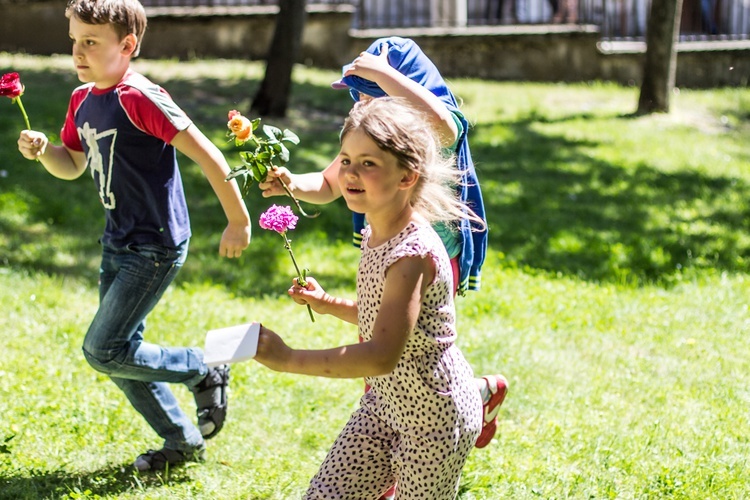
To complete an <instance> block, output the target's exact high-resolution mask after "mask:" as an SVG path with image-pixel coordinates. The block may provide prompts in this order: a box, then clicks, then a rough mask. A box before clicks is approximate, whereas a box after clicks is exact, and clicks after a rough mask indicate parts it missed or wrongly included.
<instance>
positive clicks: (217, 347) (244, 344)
mask: <svg viewBox="0 0 750 500" xmlns="http://www.w3.org/2000/svg"><path fill="white" fill-rule="evenodd" d="M259 333H260V323H255V322H253V323H247V324H244V325H237V326H229V327H227V328H219V329H217V330H209V332H208V333H207V334H206V347H205V349H204V350H203V361H204V362H205V363H206V364H207V365H208V366H218V365H223V364H225V363H236V362H238V361H245V360H248V359H251V358H252V357H253V356H255V353H256V351H257V349H258V334H259Z"/></svg>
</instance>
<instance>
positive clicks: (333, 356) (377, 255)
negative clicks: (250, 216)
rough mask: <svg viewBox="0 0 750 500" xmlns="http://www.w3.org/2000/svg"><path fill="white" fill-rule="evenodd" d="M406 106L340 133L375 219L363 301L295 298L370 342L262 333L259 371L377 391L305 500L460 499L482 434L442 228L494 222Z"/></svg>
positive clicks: (309, 293) (390, 104) (363, 273)
mask: <svg viewBox="0 0 750 500" xmlns="http://www.w3.org/2000/svg"><path fill="white" fill-rule="evenodd" d="M439 148H440V146H439V139H438V138H437V137H435V136H434V133H433V129H432V127H429V126H427V125H426V124H425V121H424V119H423V115H421V114H420V111H419V110H417V109H415V108H413V107H411V106H410V105H409V104H408V102H407V101H406V100H403V99H400V98H389V97H384V98H382V99H374V100H371V101H368V102H362V103H359V104H357V105H355V106H354V108H353V109H352V111H351V112H350V114H349V117H348V118H347V120H346V122H345V123H344V128H343V130H342V132H341V152H340V156H339V157H340V159H341V162H340V163H341V166H340V168H339V172H338V187H339V188H340V190H341V193H342V195H343V197H344V199H345V200H346V203H347V205H348V207H349V208H350V209H352V210H353V211H356V212H359V213H364V214H365V215H366V217H367V221H368V226H367V228H366V229H365V230H364V233H363V242H362V258H361V260H360V264H359V270H358V273H357V301H352V300H346V299H340V298H335V297H331V296H330V295H328V294H327V293H326V292H325V291H324V290H323V288H321V287H320V285H319V284H318V283H317V282H316V281H315V280H314V279H309V280H308V285H307V288H302V287H300V286H299V284H298V283H297V282H296V281H295V283H294V285H293V286H292V288H290V290H289V293H290V295H291V296H292V298H293V299H294V300H295V302H297V303H299V304H309V305H310V306H311V307H312V308H313V309H314V310H315V311H316V312H317V313H319V314H332V315H334V316H336V317H338V318H340V319H342V320H344V321H347V322H350V323H354V324H357V325H358V327H359V334H360V336H361V337H362V340H363V342H361V343H359V344H352V345H347V346H341V347H336V348H332V349H325V350H301V349H292V348H290V347H288V346H287V345H286V344H285V343H284V341H283V340H281V338H280V337H279V336H278V335H277V334H276V333H274V332H272V331H271V330H269V329H267V328H265V327H263V328H261V333H260V337H259V341H258V352H257V355H256V358H255V359H256V360H258V361H259V362H260V363H262V364H264V365H266V366H268V367H269V368H271V369H273V370H277V371H284V372H290V373H300V374H306V375H317V376H325V377H339V378H343V377H346V378H359V377H365V379H366V381H367V383H368V384H369V385H370V386H371V390H370V391H368V392H367V393H365V395H364V396H362V398H361V400H360V407H359V408H358V409H357V410H356V411H355V413H354V414H353V415H352V417H351V418H350V419H349V422H348V423H347V424H346V426H345V427H344V429H343V430H342V431H341V433H340V434H339V436H338V438H337V439H336V441H335V442H334V444H333V446H332V448H331V450H330V451H329V453H328V455H327V457H326V459H325V461H324V462H323V464H322V466H321V467H320V470H319V471H318V473H317V474H316V475H315V477H314V478H313V479H312V481H311V482H310V487H309V489H308V491H307V494H306V495H305V498H306V499H321V498H358V499H377V498H378V497H379V496H380V495H381V494H382V493H383V492H385V491H386V490H387V489H388V488H389V487H391V486H392V485H393V484H394V482H396V481H398V484H399V488H398V497H399V498H400V499H426V498H429V499H435V500H443V499H452V498H455V496H456V494H457V492H458V485H459V479H460V477H461V471H462V469H463V465H464V462H465V461H466V457H467V455H468V454H469V451H470V450H471V449H472V447H473V446H474V443H475V441H476V438H477V436H478V435H479V433H480V431H481V428H482V401H481V397H480V395H479V391H477V390H476V388H475V385H474V382H473V373H472V370H471V367H470V366H469V365H468V363H467V362H466V360H465V359H464V357H463V355H462V354H461V352H460V350H459V349H458V347H456V345H455V340H456V329H455V308H454V305H453V290H452V286H453V278H452V274H451V272H452V271H451V265H450V260H449V258H448V254H447V253H446V250H445V247H444V246H443V244H442V242H441V240H440V238H439V237H438V235H437V233H436V232H435V230H434V229H432V227H431V224H432V223H434V222H438V221H443V222H447V223H450V222H451V221H456V220H463V219H469V220H470V221H471V222H472V223H475V224H478V225H479V226H483V222H482V220H481V219H480V218H479V217H477V216H476V215H474V213H473V212H471V210H469V209H468V207H466V206H465V205H463V204H461V203H460V202H459V201H458V200H457V197H456V195H455V190H454V189H453V188H452V187H451V186H454V185H455V184H456V182H458V178H457V171H456V169H455V168H453V166H452V160H449V159H444V158H443V157H442V156H441V155H440V149H439Z"/></svg>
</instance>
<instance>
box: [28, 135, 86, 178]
mask: <svg viewBox="0 0 750 500" xmlns="http://www.w3.org/2000/svg"><path fill="white" fill-rule="evenodd" d="M18 150H19V151H20V152H21V154H22V155H23V157H24V158H27V159H29V160H39V161H40V162H41V163H42V165H43V166H44V168H45V169H46V170H47V172H49V173H50V174H52V175H54V176H55V177H57V178H59V179H64V180H73V179H77V178H78V177H80V176H81V174H83V172H85V171H86V155H85V154H84V153H82V152H81V151H74V150H72V149H68V148H67V147H65V146H55V145H53V144H50V143H49V139H47V136H46V135H44V134H43V133H42V132H37V131H35V130H23V131H21V135H20V136H19V138H18Z"/></svg>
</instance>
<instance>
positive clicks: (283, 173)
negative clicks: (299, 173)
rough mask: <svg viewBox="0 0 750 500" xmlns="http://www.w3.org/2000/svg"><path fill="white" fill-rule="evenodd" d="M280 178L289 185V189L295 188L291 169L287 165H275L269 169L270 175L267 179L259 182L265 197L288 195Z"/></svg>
mask: <svg viewBox="0 0 750 500" xmlns="http://www.w3.org/2000/svg"><path fill="white" fill-rule="evenodd" d="M278 179H281V180H282V181H283V182H284V183H285V184H286V185H287V186H289V189H293V188H292V174H291V173H290V172H289V170H288V169H287V168H286V167H274V168H272V169H270V170H269V171H268V177H266V180H265V181H264V182H259V183H258V187H259V188H260V190H261V191H262V193H261V194H262V195H263V198H270V197H271V196H285V195H286V191H284V188H283V187H281V183H280V182H279V180H278Z"/></svg>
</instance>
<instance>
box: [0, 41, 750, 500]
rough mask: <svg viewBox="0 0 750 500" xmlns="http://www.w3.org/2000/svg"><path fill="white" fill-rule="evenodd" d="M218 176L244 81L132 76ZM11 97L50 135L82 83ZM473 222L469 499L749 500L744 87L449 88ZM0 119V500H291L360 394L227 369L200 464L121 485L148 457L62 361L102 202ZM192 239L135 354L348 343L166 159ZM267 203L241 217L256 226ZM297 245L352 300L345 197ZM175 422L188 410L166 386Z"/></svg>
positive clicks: (299, 91) (200, 187)
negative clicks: (231, 244)
mask: <svg viewBox="0 0 750 500" xmlns="http://www.w3.org/2000/svg"><path fill="white" fill-rule="evenodd" d="M137 67H138V68H139V69H141V70H142V71H144V72H145V73H147V74H148V75H149V76H151V77H152V78H153V79H154V80H156V81H158V82H161V83H163V84H164V85H165V87H166V88H167V89H168V90H169V91H170V93H171V94H172V95H173V97H174V98H175V99H176V101H177V102H178V103H179V104H180V105H181V106H182V107H183V108H185V109H186V111H187V112H188V113H189V114H190V116H191V117H192V118H193V119H194V121H195V122H196V123H197V124H198V125H199V126H200V127H201V128H202V129H203V130H204V131H205V132H206V133H207V135H209V136H210V137H211V138H212V139H213V140H214V141H215V142H216V143H217V144H219V145H220V146H221V147H222V148H224V151H225V152H226V154H227V157H228V158H230V161H231V160H232V159H234V158H236V157H235V154H236V152H235V150H234V148H233V147H232V146H231V145H230V144H227V143H226V138H225V136H224V134H225V129H224V127H225V123H226V112H227V111H228V110H229V109H233V108H237V109H240V110H247V108H248V107H249V103H250V97H251V96H252V95H253V93H254V90H255V88H257V85H258V84H259V78H260V77H261V75H262V66H261V65H258V64H256V63H247V62H243V61H194V62H189V63H185V62H180V63H178V62H175V61H160V62H157V61H139V62H138V66H137ZM11 70H17V71H19V72H20V73H21V78H22V81H23V82H24V83H25V84H26V87H27V89H26V94H25V95H24V104H25V106H26V109H27V111H28V112H29V117H30V119H31V123H32V126H34V127H35V128H39V129H42V130H44V131H46V132H48V133H55V132H56V131H58V130H59V128H60V125H61V122H62V118H63V116H64V112H65V108H66V105H67V97H68V95H69V93H70V91H71V89H72V88H73V87H74V86H76V85H77V82H76V80H75V78H74V77H73V76H72V72H71V71H70V62H69V58H68V57H59V58H58V57H54V58H39V57H29V56H18V55H11V54H0V71H2V72H3V73H5V72H8V71H11ZM335 76H336V75H335V74H334V73H331V72H324V71H317V70H313V69H309V68H303V67H298V68H297V69H296V71H295V87H294V93H293V96H292V105H291V109H292V112H291V114H290V117H289V118H287V119H285V120H268V122H269V123H272V124H275V125H278V126H282V127H288V128H291V129H292V130H294V131H295V132H297V133H298V134H299V135H300V137H301V139H302V142H301V144H300V146H298V147H297V148H295V149H294V150H293V151H292V159H293V161H292V163H291V164H290V168H292V169H293V170H297V171H305V170H317V169H320V168H323V167H324V166H325V165H326V164H327V162H328V161H329V160H330V159H331V158H332V157H333V155H334V154H335V152H336V143H337V132H338V129H339V126H340V124H341V122H342V118H343V116H344V115H345V113H346V111H347V109H348V107H349V102H348V97H347V95H346V93H342V92H334V91H332V90H330V89H329V88H328V83H329V82H330V81H332V80H333V79H334V78H335ZM452 85H453V87H454V90H455V91H456V93H457V94H458V95H460V96H461V97H462V98H463V99H464V110H465V112H466V114H467V116H469V117H470V118H471V119H472V120H473V121H474V122H475V124H474V129H473V130H472V151H473V153H474V158H475V161H476V163H477V168H478V170H479V173H480V178H481V180H482V182H483V191H484V194H485V203H486V205H487V207H488V210H489V223H490V227H491V242H490V247H491V248H490V254H489V257H488V262H487V264H486V266H485V270H484V274H483V281H484V283H483V288H482V291H481V292H479V293H472V294H470V295H469V296H467V297H466V298H460V299H458V301H457V306H458V314H459V329H460V335H459V345H460V347H461V348H462V350H463V351H464V353H465V354H466V356H467V357H468V358H469V361H470V362H471V364H472V366H473V367H474V370H475V372H476V373H478V374H481V373H494V372H497V371H500V372H502V373H504V374H505V375H506V376H508V378H509V379H510V382H511V392H510V394H509V396H508V399H507V401H506V403H505V405H504V406H503V409H502V411H501V418H500V420H501V422H500V431H499V433H498V436H497V438H496V439H495V440H494V441H493V442H492V444H491V445H490V446H489V447H488V448H486V449H484V450H476V451H474V452H472V454H471V455H470V457H469V460H468V463H467V465H466V468H465V470H464V476H463V479H462V485H461V494H460V498H462V499H467V500H468V499H499V498H512V499H537V498H545V499H562V498H570V499H608V498H613V499H615V498H616V499H652V498H676V499H695V498H700V499H716V500H724V499H741V498H745V497H746V496H747V491H748V480H747V470H748V466H749V465H750V464H748V458H747V456H748V454H747V448H748V436H750V423H749V422H748V410H749V406H750V389H748V387H750V376H749V375H748V373H750V366H748V365H749V364H750V361H749V360H750V347H749V346H748V343H747V336H748V333H750V332H749V330H750V312H749V311H748V297H749V296H750V241H749V237H748V234H750V232H749V231H748V220H750V218H749V215H750V214H749V213H748V201H747V200H748V195H749V194H750V172H749V171H748V169H747V165H748V164H750V143H748V137H750V90H748V89H717V90H711V91H682V92H681V93H679V94H677V95H675V96H674V98H673V102H672V104H673V112H672V113H670V114H669V115H657V116H647V117H634V116H632V112H633V111H634V110H635V107H636V102H637V95H638V89H637V88H625V87H619V86H615V85H610V84H604V83H592V84H589V85H583V84H582V85H541V84H526V83H525V84H519V83H497V82H481V81H476V80H456V81H454V82H452ZM22 126H23V125H22V119H21V116H20V113H19V112H18V111H17V110H16V109H15V108H14V107H12V106H11V105H10V102H9V101H6V100H3V101H0V303H2V311H3V314H2V315H0V331H2V332H3V333H4V338H5V342H4V343H3V344H4V349H3V356H2V362H0V402H1V403H2V407H3V411H2V415H3V418H2V420H0V498H24V499H26V498H28V499H46V498H124V499H175V498H179V499H189V498H195V499H208V498H210V499H240V498H242V499H245V498H251V499H278V500H285V499H289V498H299V497H300V496H301V494H302V492H304V490H305V488H306V485H307V482H308V481H309V478H310V477H311V476H312V475H313V474H314V473H315V471H316V470H317V467H318V465H319V463H320V461H321V460H322V457H323V456H324V454H325V452H326V451H327V449H328V446H329V445H330V444H331V442H332V440H333V439H334V437H335V436H336V434H337V433H338V431H339V429H340V427H341V426H342V425H343V423H344V422H345V421H346V419H347V418H348V416H349V414H350V413H351V411H352V409H353V408H354V407H355V405H356V403H357V399H358V397H359V394H360V393H361V389H362V383H361V381H360V380H329V379H318V378H311V377H301V376H294V375H287V374H277V373H274V372H271V371H269V370H267V369H265V368H264V367H262V366H260V365H258V364H256V363H253V362H248V363H241V364H237V365H235V366H234V368H233V372H232V373H233V382H232V392H231V400H230V416H229V420H228V422H227V425H226V428H225V430H224V431H223V432H222V433H221V434H220V435H219V436H218V437H217V438H216V439H215V440H213V441H211V442H210V446H209V459H208V461H207V463H206V464H204V465H200V466H194V467H188V468H184V469H180V470H177V471H174V472H172V473H170V474H168V475H141V476H138V475H134V474H133V473H132V472H131V471H130V470H129V469H128V468H127V465H128V464H129V463H131V462H132V460H133V459H134V457H135V456H136V455H137V454H139V453H142V452H143V451H145V450H146V449H148V448H154V447H158V446H159V445H160V443H159V441H158V438H157V437H156V436H155V435H154V434H153V432H152V431H151V430H150V429H149V428H148V427H147V426H146V424H145V423H144V422H143V421H142V419H141V418H140V417H139V416H138V415H136V414H135V412H134V410H132V409H131V408H130V406H129V405H128V404H127V403H126V402H125V400H124V398H123V397H122V395H121V394H120V393H119V391H118V390H117V389H116V388H115V386H114V385H113V384H111V383H110V382H109V381H108V380H107V379H106V378H105V377H103V376H101V375H100V374H97V373H96V372H94V370H92V369H91V368H90V367H89V366H88V365H87V364H86V362H85V360H84V359H83V356H82V355H81V352H80V344H81V340H82V336H83V334H84V332H85V330H86V328H87V326H88V323H89V321H90V319H91V317H92V315H93V313H94V311H95V309H96V273H97V266H98V256H99V255H98V245H97V241H96V240H97V238H98V236H99V233H100V228H101V224H102V214H101V207H100V206H99V203H98V201H97V199H96V195H95V193H94V191H93V188H92V186H91V180H90V179H89V178H88V176H84V177H83V178H81V179H79V180H77V181H74V182H64V181H59V180H56V179H54V178H53V177H51V176H49V175H47V174H46V173H44V172H43V169H42V167H41V166H40V165H37V164H35V163H34V162H29V161H26V160H24V159H22V158H21V157H20V154H18V152H17V150H16V146H15V143H16V140H17V135H18V131H19V130H20V128H22ZM182 165H183V174H184V180H185V184H186V190H187V193H188V197H189V204H190V206H191V216H192V222H193V230H194V238H193V241H192V243H191V254H190V256H189V258H188V261H187V264H186V266H185V268H184V270H183V272H182V273H181V275H180V276H179V277H178V280H177V282H176V284H175V286H173V287H172V288H171V289H170V291H168V293H167V294H166V295H165V297H164V299H163V300H162V302H161V303H160V305H159V306H158V307H157V309H156V310H155V311H154V313H153V314H152V315H151V316H150V318H149V329H148V331H147V335H149V336H151V338H154V339H159V341H160V342H163V343H165V344H172V345H182V344H188V345H201V344H202V341H203V337H204V335H205V332H206V330H208V329H210V328H216V327H220V326H226V325H231V324H236V323H239V322H244V321H248V320H262V321H264V323H267V324H269V325H270V326H273V327H274V328H275V329H277V331H279V332H280V333H281V334H282V335H284V336H285V338H287V340H288V341H289V342H290V343H291V344H292V345H295V346H300V347H302V346H305V347H319V346H329V345H332V344H338V343H343V342H351V341H353V339H354V338H355V335H356V332H355V329H354V327H352V326H351V325H345V324H342V323H340V322H338V321H336V320H334V319H333V318H329V317H325V316H318V317H317V318H316V323H315V324H314V325H311V324H310V321H309V318H308V317H307V313H306V311H305V310H304V308H301V307H299V306H296V305H294V304H293V303H291V301H290V300H289V299H288V297H286V294H285V291H286V288H287V286H288V283H289V278H290V276H291V275H292V267H291V263H290V262H289V258H288V256H287V254H286V252H285V251H284V250H283V247H282V245H281V241H280V239H279V238H278V236H277V235H274V234H269V233H267V232H265V233H266V234H264V232H263V231H261V230H260V229H258V228H257V225H256V226H255V228H254V229H255V233H254V236H253V243H252V244H251V248H250V249H249V251H248V252H246V255H244V256H243V257H242V258H241V259H240V260H239V261H236V260H235V261H228V260H221V259H219V258H218V257H217V255H216V254H217V246H218V240H219V236H220V233H221V230H222V229H223V227H224V221H223V216H222V212H221V210H220V208H219V206H218V203H217V202H216V200H215V196H213V194H212V192H211V190H210V188H209V187H208V186H207V183H206V181H205V180H204V179H203V178H202V175H201V173H200V170H199V169H198V167H197V166H195V165H192V164H190V163H189V162H186V161H183V163H182ZM272 202H277V203H279V202H282V199H280V198H277V199H274V200H264V199H262V198H261V197H260V196H259V195H258V193H257V191H255V190H254V191H253V192H252V193H251V195H250V196H249V198H248V206H249V208H250V210H251V212H252V215H253V218H254V220H257V216H258V215H259V214H260V213H261V211H262V210H264V209H265V207H266V206H268V205H269V204H270V203H272ZM321 211H322V214H321V216H320V217H319V218H318V219H315V220H312V221H307V220H303V221H302V222H301V223H300V224H299V227H298V229H295V231H294V233H295V234H294V235H293V236H294V248H295V255H296V256H297V258H298V261H299V262H300V264H302V265H303V266H306V267H310V268H311V269H312V272H313V274H314V275H315V276H316V277H318V278H319V280H320V281H321V283H322V284H323V285H324V286H326V287H327V288H329V289H330V290H331V291H333V292H336V293H340V294H343V295H346V296H350V297H351V296H353V293H354V287H353V278H354V272H355V268H356V262H357V252H356V250H355V249H354V248H353V247H351V246H350V244H349V242H348V237H349V233H350V226H349V222H348V217H347V215H346V213H347V212H346V208H345V206H344V205H343V204H342V203H341V202H337V203H334V204H331V205H329V206H326V207H322V210H321ZM175 390H176V393H177V395H178V397H179V398H180V399H181V400H182V401H183V403H184V408H186V410H188V411H192V408H193V403H192V396H191V395H190V394H189V392H188V391H187V390H185V389H184V388H182V387H176V388H175Z"/></svg>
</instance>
